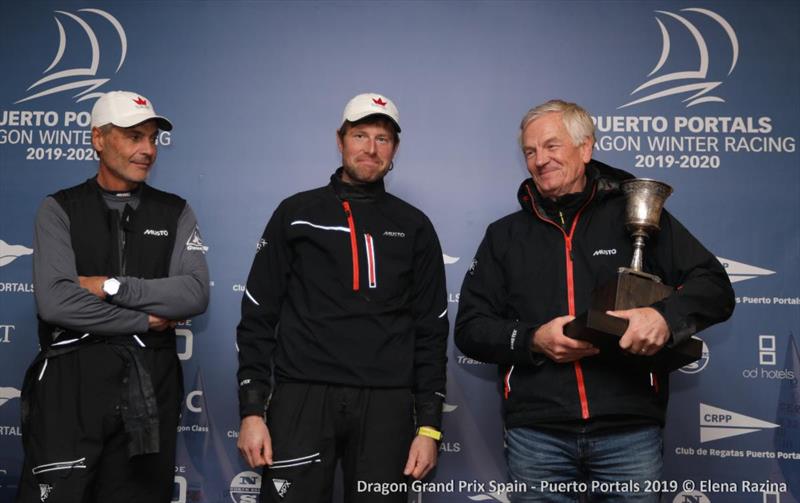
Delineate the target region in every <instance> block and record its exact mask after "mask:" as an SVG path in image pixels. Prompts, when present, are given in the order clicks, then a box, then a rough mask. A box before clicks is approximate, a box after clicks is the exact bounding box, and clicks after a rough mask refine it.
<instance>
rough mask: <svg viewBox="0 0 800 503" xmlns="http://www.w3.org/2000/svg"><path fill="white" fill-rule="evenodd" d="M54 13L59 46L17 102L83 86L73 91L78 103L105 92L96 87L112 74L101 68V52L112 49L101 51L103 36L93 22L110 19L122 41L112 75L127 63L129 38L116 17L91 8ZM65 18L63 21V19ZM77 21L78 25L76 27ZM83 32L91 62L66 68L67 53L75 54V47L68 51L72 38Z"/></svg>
mask: <svg viewBox="0 0 800 503" xmlns="http://www.w3.org/2000/svg"><path fill="white" fill-rule="evenodd" d="M54 13H55V15H54V16H53V19H54V20H55V22H56V28H57V30H58V49H57V50H56V54H55V56H54V57H53V60H52V61H51V62H50V64H49V65H48V66H47V68H45V70H44V72H42V73H44V76H43V77H41V78H40V79H39V80H37V81H36V82H34V83H33V84H31V85H30V86H29V87H28V89H26V91H27V92H28V94H27V96H25V97H24V98H21V99H19V100H18V101H16V102H15V103H24V102H26V101H31V100H35V99H37V98H41V97H43V96H49V95H51V94H56V93H62V92H71V91H74V90H80V89H83V90H82V91H79V92H78V93H77V94H75V95H73V98H75V102H76V103H79V102H81V101H85V100H90V99H95V98H99V97H100V96H102V95H103V93H102V92H93V91H95V89H97V88H98V87H100V86H102V85H103V84H105V83H106V82H108V81H109V80H111V79H110V77H107V76H104V73H103V72H105V71H106V70H103V71H101V54H107V53H109V52H111V51H101V39H100V38H98V36H97V34H96V33H95V30H94V29H93V28H92V25H91V24H90V22H91V23H96V22H97V21H105V22H108V23H110V24H111V26H112V27H113V28H114V30H115V31H116V34H117V37H118V40H114V41H113V42H114V43H117V42H118V43H119V47H120V52H119V59H118V60H117V61H115V63H116V69H115V70H114V71H113V73H112V75H113V74H116V73H118V72H119V70H120V69H121V68H122V65H123V63H125V57H126V55H127V53H128V38H127V36H126V35H125V29H124V28H123V27H122V24H121V23H120V22H119V20H117V18H115V17H114V16H112V15H111V14H109V13H108V12H106V11H104V10H100V9H89V8H87V9H79V10H78V11H77V12H76V13H75V14H73V13H71V12H66V11H63V10H57V11H54ZM62 20H63V21H64V22H62ZM65 23H66V28H65ZM75 25H77V28H76V27H75ZM67 28H70V29H67ZM76 30H77V31H76ZM81 32H82V35H83V36H85V37H87V38H88V40H89V47H90V57H89V58H88V63H89V64H88V66H76V67H72V68H69V67H67V68H64V66H66V65H62V62H63V60H64V55H65V54H67V55H69V56H72V51H69V48H70V45H69V42H70V41H75V40H76V39H75V37H78V36H81ZM68 34H69V36H68ZM102 42H103V43H111V41H108V40H105V39H102ZM73 46H75V44H73ZM104 66H105V65H104Z"/></svg>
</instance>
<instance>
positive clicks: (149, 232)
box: [144, 229, 169, 237]
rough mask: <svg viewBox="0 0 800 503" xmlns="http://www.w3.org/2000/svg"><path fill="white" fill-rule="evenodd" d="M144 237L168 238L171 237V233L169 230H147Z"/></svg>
mask: <svg viewBox="0 0 800 503" xmlns="http://www.w3.org/2000/svg"><path fill="white" fill-rule="evenodd" d="M144 235H145V236H159V237H167V236H169V231H168V230H167V229H161V230H155V229H145V231H144Z"/></svg>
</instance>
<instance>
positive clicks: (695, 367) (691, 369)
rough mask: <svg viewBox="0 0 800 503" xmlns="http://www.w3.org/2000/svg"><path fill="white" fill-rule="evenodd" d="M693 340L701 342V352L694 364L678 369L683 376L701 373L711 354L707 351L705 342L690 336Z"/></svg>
mask: <svg viewBox="0 0 800 503" xmlns="http://www.w3.org/2000/svg"><path fill="white" fill-rule="evenodd" d="M692 337H693V338H695V339H699V340H700V341H702V342H703V352H702V354H701V355H700V359H699V360H697V361H696V362H692V363H690V364H688V365H684V366H683V367H681V368H679V369H678V370H680V371H681V372H683V373H684V374H697V373H698V372H702V371H703V369H704V368H706V365H708V361H709V360H710V359H711V352H710V351H709V350H708V345H707V344H706V341H704V340H702V339H700V337H697V336H692Z"/></svg>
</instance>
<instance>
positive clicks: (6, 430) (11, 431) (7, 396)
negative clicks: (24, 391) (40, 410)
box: [0, 387, 22, 437]
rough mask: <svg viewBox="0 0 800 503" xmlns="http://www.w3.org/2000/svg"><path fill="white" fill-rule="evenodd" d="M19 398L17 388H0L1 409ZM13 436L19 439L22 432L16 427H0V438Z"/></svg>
mask: <svg viewBox="0 0 800 503" xmlns="http://www.w3.org/2000/svg"><path fill="white" fill-rule="evenodd" d="M19 397H20V390H18V389H17V388H10V387H0V407H3V406H4V405H6V404H7V403H8V402H10V401H11V400H13V399H15V398H19ZM5 436H13V437H20V436H22V432H21V431H20V427H19V426H16V425H0V437H5Z"/></svg>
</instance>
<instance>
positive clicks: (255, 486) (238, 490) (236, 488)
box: [230, 471, 261, 503]
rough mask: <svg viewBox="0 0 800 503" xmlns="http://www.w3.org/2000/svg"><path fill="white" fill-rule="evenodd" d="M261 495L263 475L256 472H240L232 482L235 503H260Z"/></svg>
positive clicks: (232, 496)
mask: <svg viewBox="0 0 800 503" xmlns="http://www.w3.org/2000/svg"><path fill="white" fill-rule="evenodd" d="M260 493H261V475H259V474H257V473H256V472H250V471H247V472H240V473H237V474H236V475H235V476H234V477H233V480H231V491H230V495H231V499H232V500H233V503H258V501H259V497H258V495H259V494H260Z"/></svg>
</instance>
